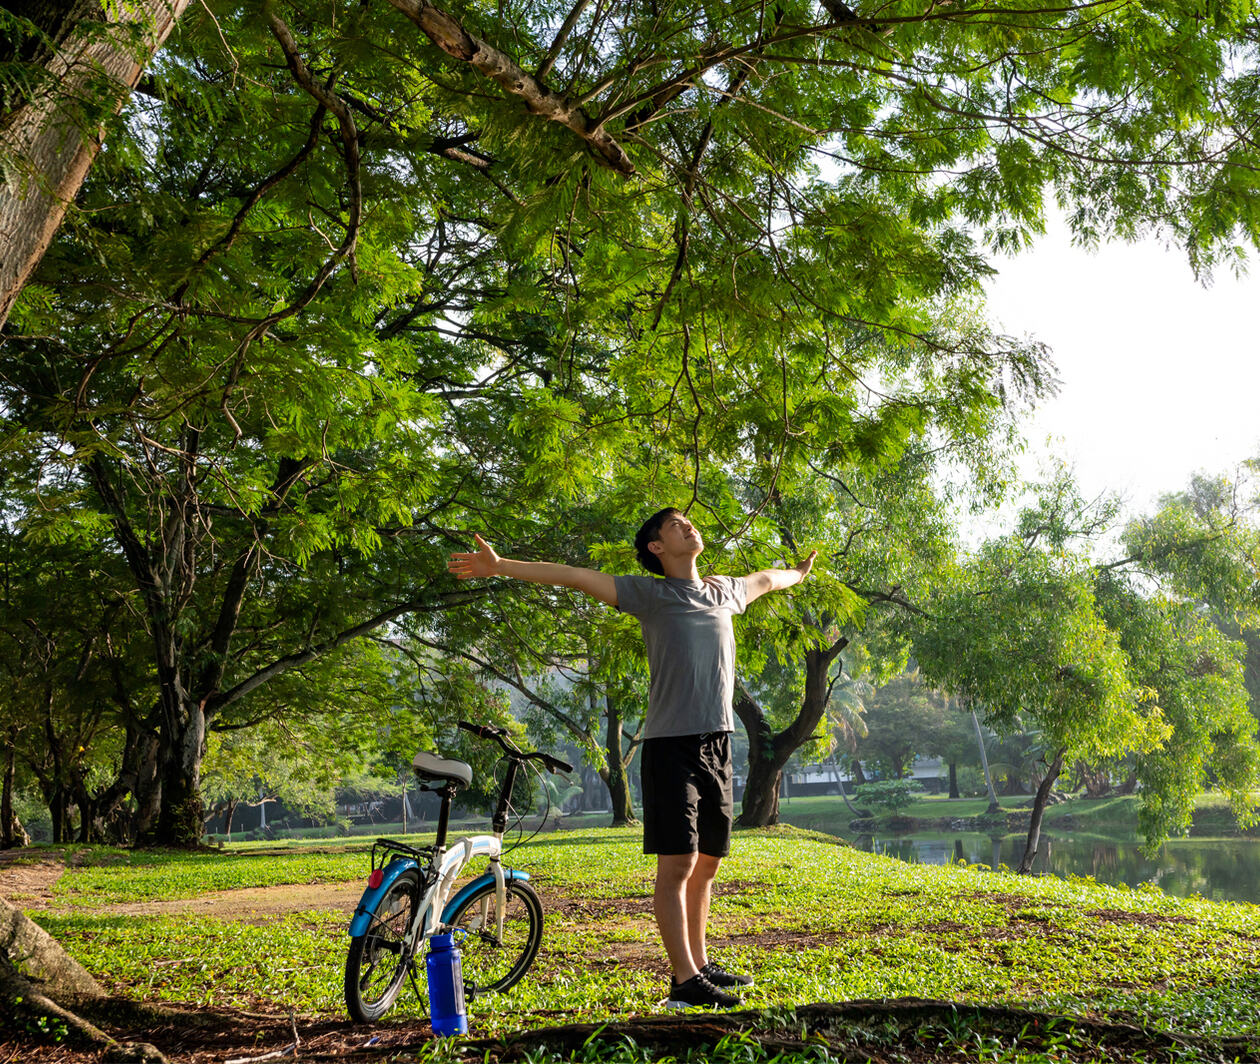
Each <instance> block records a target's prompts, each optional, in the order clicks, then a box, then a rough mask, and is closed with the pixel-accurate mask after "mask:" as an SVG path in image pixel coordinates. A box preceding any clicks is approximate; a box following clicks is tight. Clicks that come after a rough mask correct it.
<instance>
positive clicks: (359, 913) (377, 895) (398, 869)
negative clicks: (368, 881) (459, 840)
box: [350, 857, 420, 938]
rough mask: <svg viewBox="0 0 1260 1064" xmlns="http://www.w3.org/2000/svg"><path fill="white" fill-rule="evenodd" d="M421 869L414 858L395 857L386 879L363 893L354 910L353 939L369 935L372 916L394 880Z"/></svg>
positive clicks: (386, 867)
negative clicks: (368, 930) (410, 871)
mask: <svg viewBox="0 0 1260 1064" xmlns="http://www.w3.org/2000/svg"><path fill="white" fill-rule="evenodd" d="M419 867H420V865H419V864H418V863H417V862H416V860H415V859H414V858H412V857H395V858H394V859H393V860H392V861H390V862H389V864H387V865H386V866H385V878H384V879H382V880H381V885H380V886H379V887H368V888H367V890H365V891H364V892H363V897H361V898H360V899H359V904H358V906H357V908H356V909H355V910H354V918H353V919H352V920H351V921H350V937H351V938H358V937H359V936H360V935H365V934H367V929H368V925H369V924H371V922H372V914H373V913H374V912H376V907H377V906H378V905H379V904H380V903H381V899H382V898H383V897H385V892H386V891H387V890H389V888H390V887H391V886H393V883H394V880H396V879H397V878H398V877H399V876H400V875H402V874H403V873H404V872H405V871H407V869H409V868H419Z"/></svg>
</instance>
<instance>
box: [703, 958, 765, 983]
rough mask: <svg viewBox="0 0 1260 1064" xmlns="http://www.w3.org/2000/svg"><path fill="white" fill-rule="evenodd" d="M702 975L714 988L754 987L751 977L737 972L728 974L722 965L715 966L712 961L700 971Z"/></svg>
mask: <svg viewBox="0 0 1260 1064" xmlns="http://www.w3.org/2000/svg"><path fill="white" fill-rule="evenodd" d="M700 974H701V975H703V976H704V977H705V978H706V979H707V980H709V982H710V983H712V984H713V985H714V986H716V987H719V988H722V989H725V988H727V987H730V988H734V987H740V986H752V985H753V978H752V976H751V975H739V974H738V973H736V972H728V971H727V970H726V969H725V968H723V967H722V966H721V965H720V964H714V963H713V962H712V961H709V963H708V964H706V965H705V966H704V967H703V968H701V969H700Z"/></svg>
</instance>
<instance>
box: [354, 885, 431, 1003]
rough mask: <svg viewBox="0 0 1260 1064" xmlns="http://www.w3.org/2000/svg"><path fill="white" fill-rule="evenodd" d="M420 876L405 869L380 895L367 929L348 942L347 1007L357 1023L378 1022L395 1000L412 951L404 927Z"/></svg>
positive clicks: (404, 977)
mask: <svg viewBox="0 0 1260 1064" xmlns="http://www.w3.org/2000/svg"><path fill="white" fill-rule="evenodd" d="M419 883H420V877H419V876H417V875H416V873H415V872H414V871H413V870H411V869H408V870H407V871H406V872H403V873H402V875H400V876H399V877H398V878H397V879H395V880H394V882H393V883H392V884H391V885H390V888H389V889H388V890H387V891H386V892H385V893H384V895H382V897H381V900H380V901H379V902H378V903H377V906H376V909H375V910H374V911H373V913H372V920H371V923H370V924H369V925H368V929H367V930H366V931H365V932H364V933H363V934H361V935H359V936H358V937H356V938H352V939H351V940H350V953H349V954H348V955H347V957H346V1008H347V1009H348V1010H349V1011H350V1017H351V1019H354V1020H357V1021H358V1022H359V1023H372V1022H373V1021H375V1020H379V1019H380V1018H381V1017H382V1016H383V1015H385V1013H386V1011H387V1010H388V1009H389V1007H390V1006H391V1005H392V1004H393V1003H394V999H395V998H397V997H398V992H399V991H400V990H401V989H402V986H403V983H404V982H406V981H407V972H408V971H409V970H410V968H411V959H412V956H413V954H412V952H411V951H410V950H409V949H408V948H407V942H406V935H407V928H408V927H409V926H410V925H411V918H412V916H413V915H414V914H415V908H416V899H417V898H418V897H419V896H420V890H419Z"/></svg>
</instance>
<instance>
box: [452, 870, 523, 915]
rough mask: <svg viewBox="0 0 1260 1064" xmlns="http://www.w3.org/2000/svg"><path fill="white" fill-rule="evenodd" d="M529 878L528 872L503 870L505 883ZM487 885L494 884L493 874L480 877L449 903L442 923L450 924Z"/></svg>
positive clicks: (487, 873)
mask: <svg viewBox="0 0 1260 1064" xmlns="http://www.w3.org/2000/svg"><path fill="white" fill-rule="evenodd" d="M528 878H529V873H528V872H522V871H520V870H519V869H516V868H505V869H504V870H503V879H504V881H505V882H510V881H511V880H513V879H528ZM487 883H494V873H493V872H485V873H483V874H482V875H479V876H478V877H477V878H476V879H474V880H473V881H472V882H471V883H469V884H468V885H467V886H466V887H464V889H463V890H461V891H460V892H459V893H458V894H456V895H455V897H453V898H452V899H451V900H450V901H448V902H447V903H446V908H445V909H443V910H442V923H444V924H446V923H450V920H451V917H452V916H454V915H455V914H456V912H458V911H459V907H460V906H461V905H463V904H464V902H466V901H467V900H468V899H469V898H470V897H471V896H472V894H473V892H474V891H478V890H480V889H481V888H482V887H484V886H485V885H486V884H487Z"/></svg>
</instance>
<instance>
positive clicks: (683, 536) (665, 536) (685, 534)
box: [649, 514, 704, 557]
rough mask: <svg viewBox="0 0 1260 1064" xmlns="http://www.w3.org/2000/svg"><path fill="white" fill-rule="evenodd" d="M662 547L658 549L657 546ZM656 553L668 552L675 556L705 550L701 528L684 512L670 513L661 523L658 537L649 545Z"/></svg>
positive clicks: (694, 553) (695, 553)
mask: <svg viewBox="0 0 1260 1064" xmlns="http://www.w3.org/2000/svg"><path fill="white" fill-rule="evenodd" d="M657 547H659V548H660V549H659V550H657V549H656V548H657ZM649 549H650V550H652V551H653V553H655V554H668V555H672V556H674V557H678V556H686V555H692V556H694V555H697V554H699V553H700V552H701V551H702V550H704V540H703V539H702V538H701V536H700V530H699V529H698V528H696V526H695V525H693V524H692V523H691V522H690V521H688V520H687V518H686V517H684V516H683V515H682V514H670V515H669V516H668V517H666V518H665V520H664V522H662V524H661V530H660V532H658V533H657V538H656V539H654V540H653V541H652V543H651V544H650V545H649Z"/></svg>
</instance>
